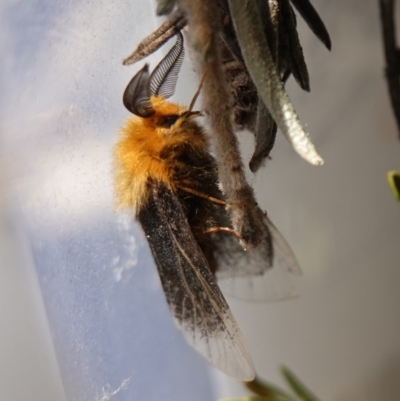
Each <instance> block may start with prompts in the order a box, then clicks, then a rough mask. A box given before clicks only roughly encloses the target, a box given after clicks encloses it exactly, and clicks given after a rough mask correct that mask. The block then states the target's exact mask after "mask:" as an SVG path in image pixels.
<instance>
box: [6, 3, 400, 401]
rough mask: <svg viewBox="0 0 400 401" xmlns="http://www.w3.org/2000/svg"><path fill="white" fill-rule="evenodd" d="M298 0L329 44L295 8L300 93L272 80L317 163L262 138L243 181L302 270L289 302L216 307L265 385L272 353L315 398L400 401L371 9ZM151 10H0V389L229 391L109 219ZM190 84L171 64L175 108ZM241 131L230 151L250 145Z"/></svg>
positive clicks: (390, 141)
mask: <svg viewBox="0 0 400 401" xmlns="http://www.w3.org/2000/svg"><path fill="white" fill-rule="evenodd" d="M313 4H314V6H315V8H316V9H317V10H318V11H319V13H320V15H321V17H322V18H323V20H324V21H325V24H326V26H327V28H328V30H329V32H330V35H331V39H332V43H333V48H332V52H330V53H329V52H328V51H327V50H326V49H325V48H324V47H323V45H322V44H321V43H320V42H319V41H318V40H317V39H316V38H315V37H314V35H313V34H312V33H311V32H310V31H309V29H308V27H307V26H306V25H305V24H304V22H303V21H302V20H301V18H298V23H299V31H300V38H301V42H302V44H303V49H304V52H305V56H306V61H307V64H308V68H309V73H310V78H311V93H310V94H307V93H304V92H302V91H301V90H300V88H299V87H298V86H297V85H296V84H295V82H293V80H292V79H291V80H290V82H289V84H288V86H287V88H288V91H289V95H290V97H291V99H292V101H293V103H294V105H295V107H296V109H297V111H298V113H299V115H300V118H301V120H302V122H303V124H305V125H306V127H307V129H308V131H309V132H310V134H311V136H312V139H313V141H314V143H315V145H316V147H317V149H318V151H319V152H320V154H321V155H322V156H323V157H324V159H325V165H324V166H323V167H312V166H309V165H308V164H307V163H306V162H305V161H304V160H302V159H300V158H299V157H298V156H297V155H296V154H295V153H294V152H293V150H292V149H291V148H290V146H289V144H288V143H287V142H286V141H285V140H284V139H283V138H282V136H281V135H279V134H278V141H277V144H276V146H275V148H274V150H273V153H272V161H270V162H268V164H267V167H266V168H264V169H263V170H261V171H260V172H259V173H258V174H257V176H255V177H253V176H251V175H249V177H250V180H251V182H252V183H253V184H254V186H255V188H256V190H257V193H258V200H259V203H260V204H261V205H262V207H263V208H265V209H267V210H268V213H269V215H270V216H271V217H272V218H273V219H274V221H275V223H276V224H277V225H278V226H279V227H280V229H281V231H282V232H283V233H284V234H285V236H286V237H287V239H288V240H289V241H290V243H291V244H292V246H293V248H294V250H295V251H296V253H297V255H298V258H299V260H300V262H301V265H302V267H303V271H304V277H302V278H301V280H299V281H298V282H297V283H296V284H297V287H298V289H299V292H300V293H301V297H300V298H298V299H296V300H292V301H286V302H280V303H268V304H262V303H257V304H252V303H243V302H239V301H237V300H231V305H232V308H233V310H234V313H235V315H236V316H237V318H238V321H239V323H240V325H241V327H242V328H243V331H244V334H245V337H246V338H247V340H248V343H249V347H250V349H251V352H252V354H253V357H254V362H255V365H256V368H257V371H258V373H259V375H260V376H261V377H262V378H265V379H267V380H269V381H271V382H274V383H276V384H279V385H280V384H282V383H283V382H282V379H281V378H280V376H279V373H278V368H279V366H280V365H282V364H284V365H286V366H288V367H289V368H291V369H292V370H293V371H294V372H295V373H296V374H297V375H298V376H299V377H300V378H301V379H302V381H303V382H304V383H305V384H307V385H308V386H309V388H311V389H312V390H313V391H314V392H315V393H316V394H317V395H318V396H319V397H320V398H321V400H326V401H328V400H331V401H339V400H340V401H347V400H348V401H350V400H351V401H361V400H367V399H368V400H375V399H376V400H378V399H379V400H381V399H385V400H386V401H391V400H393V401H394V400H399V399H400V316H399V305H400V290H399V289H400V246H399V244H400V241H399V239H400V208H399V205H398V204H397V203H396V201H395V200H394V198H393V196H392V194H391V192H390V190H389V188H388V185H387V182H386V178H385V175H386V172H387V171H388V170H392V169H398V170H400V143H399V140H398V133H397V130H396V126H395V123H394V118H393V114H392V111H391V107H390V104H389V100H388V92H387V88H386V82H385V80H384V72H383V65H384V63H383V56H382V54H383V49H382V45H381V35H380V26H379V10H378V2H377V1H368V2H365V1H352V2H348V1H344V0H339V1H336V2H331V1H328V0H314V1H313ZM153 15H154V11H153V9H152V5H151V3H149V2H148V1H145V0H142V1H131V0H125V1H118V2H117V1H93V0H89V1H82V0H71V1H64V2H62V3H56V2H51V1H50V0H47V1H46V0H33V1H31V2H23V1H13V0H5V1H3V2H1V4H0V27H1V28H0V30H1V33H2V34H1V35H0V38H1V39H0V49H1V54H2V62H1V64H0V65H1V78H0V79H1V81H0V82H1V87H0V93H1V95H0V116H1V119H0V123H1V131H0V132H1V137H0V393H1V398H2V399H5V400H16V401H20V400H21V401H25V400H30V401H36V400H38V401H39V400H40V401H47V400H49V401H50V400H51V401H53V400H64V399H67V400H68V401H71V400H79V401H81V400H94V401H98V400H102V401H104V400H106V399H109V398H110V397H111V398H110V399H112V400H117V401H119V400H136V399H145V398H147V399H150V400H153V399H157V398H160V397H163V399H164V400H171V401H179V400H187V399H188V398H189V397H190V399H191V400H193V399H195V400H197V399H198V400H210V401H211V400H215V399H216V398H217V397H219V396H229V395H230V396H234V395H240V394H244V392H243V390H242V389H241V388H240V387H239V385H238V384H236V383H235V382H234V381H233V380H230V379H226V378H225V377H224V376H223V375H222V374H217V373H214V370H213V369H212V368H210V369H208V367H207V365H206V363H205V362H203V360H202V359H201V358H200V357H198V356H197V354H195V353H194V352H192V350H191V349H190V348H189V347H188V346H187V345H186V344H185V343H184V341H183V340H182V338H181V337H180V335H179V333H177V332H176V330H175V327H174V326H173V323H172V319H171V318H170V316H169V315H168V311H167V307H166V305H165V301H164V299H163V295H162V293H161V288H160V285H159V282H158V278H157V273H156V270H155V267H154V266H153V264H152V262H151V259H150V254H149V251H148V249H147V246H146V243H145V241H144V240H143V238H142V236H141V234H140V231H139V230H137V228H136V226H135V225H134V224H133V223H131V221H130V218H129V217H126V216H121V215H115V214H114V211H113V194H112V176H111V149H112V146H113V143H114V142H115V140H116V133H117V130H118V127H119V126H120V125H121V123H122V121H123V119H124V118H125V117H126V115H127V112H126V111H125V109H124V108H123V106H122V102H121V97H122V92H123V90H124V88H125V86H126V83H127V82H128V81H129V79H130V78H131V76H132V75H133V74H134V72H136V71H137V69H138V68H139V67H140V66H141V64H140V65H138V66H134V67H123V66H122V65H121V60H122V58H123V57H125V56H126V55H128V54H129V53H130V51H131V50H133V48H134V47H135V46H136V44H137V43H138V42H139V41H140V40H141V39H142V38H143V37H145V36H146V35H147V34H148V33H150V32H151V31H152V30H153V29H154V28H155V27H156V26H157V25H158V24H159V23H160V21H158V20H155V19H154V18H153V17H152V16H153ZM161 55H162V52H160V53H158V54H156V55H155V57H153V58H149V62H151V64H152V65H155V64H156V62H157V60H158V59H159V58H160V57H161ZM195 86H196V84H195V80H194V74H193V73H192V71H191V67H190V64H189V63H186V64H185V65H184V69H183V71H182V74H181V77H180V81H179V84H178V88H177V96H176V97H175V99H177V100H180V101H182V102H184V103H187V102H188V101H189V99H191V97H192V95H193V93H194V90H195ZM240 137H241V139H242V141H241V142H242V145H243V157H244V159H245V161H246V162H247V161H248V160H249V159H250V156H251V153H252V146H253V145H252V142H251V140H250V139H251V136H250V135H248V134H246V133H243V134H241V135H240ZM52 339H53V341H52ZM210 373H211V374H210ZM126 379H130V381H129V383H128V382H125V380H126ZM121 384H124V385H123V388H120V386H121ZM118 389H120V391H117V390H118ZM113 392H114V393H115V394H112V393H113ZM102 397H103V398H102ZM107 397H109V398H107Z"/></svg>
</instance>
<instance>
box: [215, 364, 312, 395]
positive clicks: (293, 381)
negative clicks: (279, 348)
mask: <svg viewBox="0 0 400 401" xmlns="http://www.w3.org/2000/svg"><path fill="white" fill-rule="evenodd" d="M281 373H282V376H283V378H284V379H285V381H286V382H287V384H288V386H289V387H290V390H292V392H293V393H294V394H295V395H291V394H289V393H287V392H286V391H284V390H282V389H280V388H279V387H277V386H275V385H273V384H271V383H268V382H266V381H263V380H261V379H260V378H258V377H256V378H255V379H254V380H253V381H251V382H245V383H244V385H245V386H246V387H247V388H248V389H249V390H250V391H251V392H252V393H253V394H254V395H250V396H247V397H240V398H223V399H220V400H219V401H320V400H319V398H317V397H316V396H315V395H314V394H313V393H312V392H311V391H310V390H309V389H308V388H307V387H306V386H305V385H304V384H303V383H302V382H301V381H300V380H299V379H298V378H297V377H296V376H295V375H294V374H293V372H291V371H290V370H289V369H288V368H287V367H285V366H282V368H281Z"/></svg>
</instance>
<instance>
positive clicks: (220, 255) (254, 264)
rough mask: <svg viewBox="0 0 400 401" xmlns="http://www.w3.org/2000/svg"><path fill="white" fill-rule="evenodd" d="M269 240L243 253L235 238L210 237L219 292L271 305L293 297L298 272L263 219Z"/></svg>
mask: <svg viewBox="0 0 400 401" xmlns="http://www.w3.org/2000/svg"><path fill="white" fill-rule="evenodd" d="M265 224H266V225H267V228H268V231H269V234H270V238H266V239H265V240H264V241H263V242H262V243H261V244H260V245H259V246H258V247H257V248H255V249H251V250H248V251H244V250H243V249H242V248H241V247H240V245H239V244H238V242H237V240H236V238H235V237H233V236H232V235H229V234H226V233H218V234H216V235H215V236H214V240H215V242H216V244H217V252H216V257H217V263H218V270H217V273H216V276H217V279H218V284H219V286H220V288H221V290H222V292H223V293H224V294H226V295H231V296H234V297H236V298H240V299H245V300H249V301H273V300H280V299H287V298H292V297H296V296H297V295H298V294H297V291H296V288H295V286H294V284H293V279H292V276H293V275H300V274H301V268H300V265H299V263H298V261H297V259H296V256H295V255H294V252H293V251H292V249H291V247H290V245H289V244H288V243H287V241H286V240H285V238H284V237H283V235H282V234H281V233H280V232H279V230H278V229H277V228H276V227H275V225H274V224H273V223H272V221H271V220H270V219H268V218H267V217H266V218H265Z"/></svg>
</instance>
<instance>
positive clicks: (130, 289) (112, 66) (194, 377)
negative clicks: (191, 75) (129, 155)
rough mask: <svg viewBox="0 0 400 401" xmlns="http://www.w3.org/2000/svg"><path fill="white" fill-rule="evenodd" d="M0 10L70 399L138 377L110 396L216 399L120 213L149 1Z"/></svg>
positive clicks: (12, 107)
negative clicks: (119, 146)
mask: <svg viewBox="0 0 400 401" xmlns="http://www.w3.org/2000/svg"><path fill="white" fill-rule="evenodd" d="M1 9H2V10H1V11H2V14H1V15H2V16H1V22H2V23H3V28H2V29H4V30H5V31H6V36H5V37H6V39H7V40H5V41H4V42H2V43H1V45H2V50H3V54H6V55H7V57H5V63H4V64H3V67H2V68H4V71H3V73H4V74H2V79H3V80H2V89H3V94H5V96H2V98H1V113H2V126H3V133H2V138H1V139H2V141H4V144H6V147H3V149H6V151H5V152H4V151H3V152H1V156H2V160H3V161H4V165H5V166H6V169H7V178H8V180H9V181H8V183H11V185H12V190H11V192H12V203H13V208H14V210H15V216H14V218H15V219H16V220H15V221H16V222H17V225H18V226H19V228H20V231H21V233H22V237H24V238H25V239H26V241H27V242H28V246H29V247H30V250H31V255H32V258H33V261H34V265H35V267H36V271H37V275H38V279H39V283H40V287H41V292H42V296H43V300H44V304H45V308H46V312H47V317H48V321H49V325H50V330H51V333H52V337H53V342H54V346H55V351H56V355H57V360H58V364H59V369H60V372H61V377H62V382H63V385H64V390H65V394H66V397H67V400H68V401H86V400H93V401H99V400H102V397H105V398H103V399H108V398H107V394H112V393H113V392H115V391H116V390H117V389H118V388H119V387H120V386H121V384H122V383H124V381H125V380H127V379H129V382H126V383H125V384H126V385H125V386H124V388H123V389H121V390H120V391H118V392H116V393H115V394H113V396H112V397H111V398H112V400H113V401H114V400H115V401H120V400H121V401H122V400H157V399H162V400H166V401H167V400H171V401H179V400H182V401H186V400H189V399H190V400H191V401H196V400H211V399H212V398H213V393H212V389H211V383H210V379H209V372H208V367H207V364H206V362H205V361H203V359H201V357H199V356H198V355H197V354H196V353H195V352H194V351H193V350H192V349H191V348H190V347H189V346H188V345H187V344H186V343H185V341H184V340H183V338H182V337H181V335H180V334H179V332H178V331H177V329H176V328H175V326H174V323H173V321H172V317H171V315H170V313H169V310H168V307H167V305H166V302H165V299H164V295H163V293H162V289H161V285H160V282H159V278H158V276H157V272H156V268H155V266H154V263H153V260H152V257H151V255H150V253H149V250H148V246H147V243H146V242H145V241H144V238H143V235H142V233H141V231H140V230H139V229H138V227H137V226H135V224H134V223H133V215H132V213H131V214H130V215H128V216H121V215H120V214H116V213H114V204H113V189H112V162H111V154H112V146H113V144H114V143H115V141H116V139H117V130H118V127H119V126H120V125H122V123H123V119H124V118H125V117H126V116H127V115H128V112H127V111H126V110H125V109H124V107H123V105H122V93H123V90H124V88H125V86H126V83H127V82H128V81H129V79H130V78H131V77H132V75H133V74H134V72H135V71H136V70H137V67H130V68H128V67H123V66H122V62H121V61H122V58H123V57H125V56H127V54H129V52H130V51H131V50H132V49H133V48H134V47H135V46H136V45H137V43H138V42H139V41H140V40H141V39H142V38H143V37H144V36H145V35H146V33H149V32H150V31H151V30H153V28H154V26H155V20H154V18H153V16H152V15H153V11H152V9H151V8H150V5H149V4H148V3H147V2H141V3H139V4H136V2H115V3H113V2H109V1H104V2H101V1H89V2H87V1H81V0H74V1H67V2H62V3H61V2H53V1H50V0H47V1H46V0H43V1H41V0H37V1H35V2H29V3H26V2H10V3H4V4H3V5H2V6H1ZM158 57H159V56H158ZM4 78H6V79H4ZM6 184H7V183H6Z"/></svg>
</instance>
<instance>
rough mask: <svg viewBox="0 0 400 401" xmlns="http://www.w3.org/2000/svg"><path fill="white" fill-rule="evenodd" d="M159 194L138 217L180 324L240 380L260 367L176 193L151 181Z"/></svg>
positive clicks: (213, 361)
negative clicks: (220, 288)
mask: <svg viewBox="0 0 400 401" xmlns="http://www.w3.org/2000/svg"><path fill="white" fill-rule="evenodd" d="M151 185H152V193H153V196H152V197H151V198H150V200H149V203H148V205H147V207H145V208H143V209H142V210H141V211H140V213H139V214H138V219H139V221H140V223H141V225H142V227H143V229H144V231H145V234H146V237H147V239H148V242H149V244H150V247H151V250H152V253H153V256H154V259H155V262H156V264H157V268H158V272H159V275H160V278H161V282H162V286H163V289H164V292H165V296H166V299H167V302H168V304H169V307H170V309H171V312H172V314H173V316H174V318H175V322H176V325H177V326H178V328H179V329H180V331H181V332H182V334H183V336H184V337H185V339H186V340H187V341H188V342H189V344H191V345H192V346H193V347H194V348H195V349H196V350H197V351H198V352H200V354H202V355H203V356H204V357H205V358H206V359H207V360H208V361H209V362H210V363H211V364H213V365H214V366H216V367H217V368H219V369H220V370H222V371H224V372H225V373H227V374H228V375H230V376H233V377H235V378H237V379H240V380H252V379H253V378H254V368H253V364H252V361H251V357H250V355H249V352H248V350H247V347H246V345H245V342H244V339H243V336H242V333H241V331H240V329H239V327H238V325H237V323H236V321H235V318H234V317H233V315H232V313H231V311H230V308H229V306H228V304H227V303H226V301H225V299H224V297H223V295H222V293H221V291H220V290H219V287H218V285H217V284H216V282H215V279H214V277H213V275H212V273H211V272H210V269H209V266H208V263H207V260H206V259H205V257H204V255H203V253H202V251H201V249H200V248H199V246H198V244H197V242H196V240H195V238H194V237H193V234H192V231H191V228H190V226H189V224H188V222H187V220H186V216H185V214H184V211H183V208H182V206H181V203H180V201H179V199H178V198H177V197H176V195H175V194H174V193H173V192H172V191H171V190H170V189H168V188H166V187H165V186H164V185H163V184H157V183H155V184H151Z"/></svg>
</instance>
